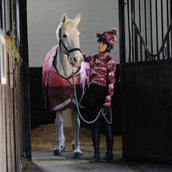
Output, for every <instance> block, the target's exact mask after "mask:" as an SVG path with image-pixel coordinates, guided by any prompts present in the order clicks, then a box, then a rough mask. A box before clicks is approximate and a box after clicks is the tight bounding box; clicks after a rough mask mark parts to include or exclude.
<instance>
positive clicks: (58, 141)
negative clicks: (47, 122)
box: [54, 112, 65, 156]
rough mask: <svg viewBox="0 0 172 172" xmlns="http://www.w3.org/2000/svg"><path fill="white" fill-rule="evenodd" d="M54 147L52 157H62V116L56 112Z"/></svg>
mask: <svg viewBox="0 0 172 172" xmlns="http://www.w3.org/2000/svg"><path fill="white" fill-rule="evenodd" d="M55 125H56V147H55V148H54V155H56V156H60V155H62V151H64V150H65V136H64V131H63V114H62V112H56V119H55Z"/></svg>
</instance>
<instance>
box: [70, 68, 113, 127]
mask: <svg viewBox="0 0 172 172" xmlns="http://www.w3.org/2000/svg"><path fill="white" fill-rule="evenodd" d="M72 81H73V90H74V96H75V100H76V108H77V112H78V114H79V117H80V118H81V119H82V120H83V121H84V122H85V123H87V124H93V123H94V122H96V121H97V119H98V118H99V116H100V115H102V116H103V117H104V119H105V121H106V122H107V123H108V124H109V125H111V124H112V110H111V109H110V120H108V119H107V118H106V115H107V113H106V112H104V110H103V108H101V109H100V111H99V113H98V115H97V116H96V118H95V119H94V120H92V121H87V120H85V119H84V118H83V116H82V115H81V113H80V110H79V104H78V99H77V94H76V87H75V81H74V71H73V67H72Z"/></svg>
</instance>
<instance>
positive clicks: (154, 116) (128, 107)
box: [123, 62, 172, 161]
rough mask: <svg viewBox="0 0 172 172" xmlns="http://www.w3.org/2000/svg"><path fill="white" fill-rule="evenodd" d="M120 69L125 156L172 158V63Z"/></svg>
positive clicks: (154, 158) (152, 158)
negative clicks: (122, 90)
mask: <svg viewBox="0 0 172 172" xmlns="http://www.w3.org/2000/svg"><path fill="white" fill-rule="evenodd" d="M123 70H124V106H123V108H124V130H123V131H124V133H123V142H124V143H123V145H124V149H123V152H124V157H125V158H128V159H146V160H148V159H150V160H161V161H172V63H168V62H167V63H165V62H164V63H154V64H153V63H150V64H140V65H139V64H137V65H124V66H123Z"/></svg>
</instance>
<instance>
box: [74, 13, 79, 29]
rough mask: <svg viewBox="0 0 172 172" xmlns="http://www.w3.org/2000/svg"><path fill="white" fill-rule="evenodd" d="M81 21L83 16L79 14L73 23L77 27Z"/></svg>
mask: <svg viewBox="0 0 172 172" xmlns="http://www.w3.org/2000/svg"><path fill="white" fill-rule="evenodd" d="M80 20H81V14H78V15H77V16H76V17H75V19H74V21H73V23H74V24H75V26H77V25H78V24H79V22H80Z"/></svg>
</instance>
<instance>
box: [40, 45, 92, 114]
mask: <svg viewBox="0 0 172 172" xmlns="http://www.w3.org/2000/svg"><path fill="white" fill-rule="evenodd" d="M57 51H58V46H57V45H55V46H54V47H53V48H52V49H51V50H50V51H49V52H48V53H47V55H46V57H45V61H44V65H43V71H42V87H43V98H44V103H45V104H44V105H45V108H48V109H50V110H52V111H63V110H65V109H67V108H70V109H72V110H76V100H75V96H74V88H73V84H74V83H75V87H76V92H77V99H78V100H79V101H81V98H82V97H83V95H84V92H85V89H86V85H87V83H88V82H89V64H88V63H86V62H82V65H81V66H80V68H79V69H78V70H77V71H76V72H75V73H74V83H73V79H72V75H71V76H69V77H68V78H64V77H63V76H61V75H60V74H59V72H58V71H57V69H56V68H55V66H54V60H55V58H56V54H57Z"/></svg>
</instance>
